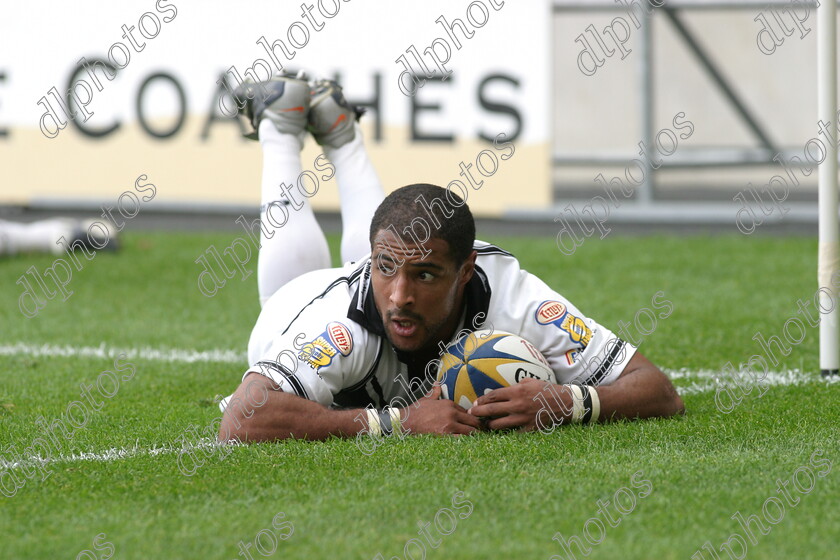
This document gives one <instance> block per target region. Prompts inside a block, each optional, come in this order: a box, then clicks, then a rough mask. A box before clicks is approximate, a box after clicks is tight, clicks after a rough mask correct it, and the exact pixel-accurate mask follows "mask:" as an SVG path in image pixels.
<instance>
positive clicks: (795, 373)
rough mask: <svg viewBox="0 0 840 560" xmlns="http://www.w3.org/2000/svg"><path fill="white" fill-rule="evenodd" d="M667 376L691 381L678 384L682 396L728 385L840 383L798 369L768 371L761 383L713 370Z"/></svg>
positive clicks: (839, 379)
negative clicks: (735, 377) (685, 383)
mask: <svg viewBox="0 0 840 560" xmlns="http://www.w3.org/2000/svg"><path fill="white" fill-rule="evenodd" d="M665 374H666V375H667V376H668V377H670V378H671V379H672V380H683V379H686V380H691V381H692V382H691V383H690V384H688V385H682V384H677V386H676V388H677V393H679V394H680V395H696V394H698V393H707V392H710V391H715V390H717V389H718V388H719V387H723V386H726V385H729V386H732V385H736V384H737V385H743V386H746V387H752V386H754V385H761V386H763V387H777V386H791V385H805V384H808V383H826V384H834V383H840V376H831V377H822V376H821V375H818V374H816V373H804V372H802V371H800V370H798V369H794V370H789V371H768V372H767V374H766V375H764V376H763V377H762V378H761V380H760V381H755V380H753V378H751V377H749V376H747V375H743V376H742V377H740V378H739V379H734V378H733V376H732V375H730V374H728V373H725V372H720V371H712V370H700V371H689V370H685V369H681V370H667V369H666V370H665Z"/></svg>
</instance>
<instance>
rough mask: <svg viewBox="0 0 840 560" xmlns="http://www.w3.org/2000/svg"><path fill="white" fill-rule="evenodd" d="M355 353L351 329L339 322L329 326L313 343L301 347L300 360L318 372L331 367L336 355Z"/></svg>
mask: <svg viewBox="0 0 840 560" xmlns="http://www.w3.org/2000/svg"><path fill="white" fill-rule="evenodd" d="M352 351H353V337H352V335H351V334H350V329H348V328H347V327H346V326H344V325H342V324H341V323H338V322H332V323H329V324H328V325H327V330H325V331H324V332H323V333H321V335H320V336H318V338H316V339H315V340H313V341H312V342H307V343H306V344H304V345H303V346H301V348H300V351H299V352H298V358H300V359H301V360H303V361H304V362H306V363H307V364H309V365H310V366H312V367H313V368H315V371H318V370H319V369H321V368H322V367H326V366H328V365H330V364H331V363H332V361H333V358H335V356H336V355H338V354H341V355H342V356H349V355H350V352H352Z"/></svg>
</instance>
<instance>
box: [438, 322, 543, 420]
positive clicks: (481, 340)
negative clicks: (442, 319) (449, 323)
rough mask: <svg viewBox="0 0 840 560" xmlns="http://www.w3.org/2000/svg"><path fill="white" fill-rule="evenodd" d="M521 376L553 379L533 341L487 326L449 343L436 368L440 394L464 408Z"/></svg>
mask: <svg viewBox="0 0 840 560" xmlns="http://www.w3.org/2000/svg"><path fill="white" fill-rule="evenodd" d="M525 377H531V378H534V379H542V380H544V381H551V382H554V372H553V371H552V370H551V369H550V368H549V367H548V363H547V362H546V360H545V358H544V357H543V356H542V355H541V354H539V352H538V351H537V350H536V349H535V348H534V347H533V345H531V344H530V343H528V342H527V341H525V340H523V339H522V338H520V337H519V336H516V335H514V334H511V333H506V332H501V331H495V332H493V331H489V330H485V331H476V332H473V333H469V334H467V335H465V336H463V337H461V338H460V339H458V340H457V341H455V342H454V343H452V344H451V345H450V346H449V347H447V352H446V354H444V355H443V356H441V365H440V369H439V370H438V380H439V382H440V385H441V392H442V394H443V397H444V398H447V399H451V400H453V401H455V402H456V403H458V404H459V405H461V406H462V407H464V408H465V409H469V408H470V407H471V406H472V403H473V402H474V401H475V400H476V399H477V398H478V397H480V396H482V395H484V394H485V393H487V392H489V391H492V390H494V389H499V388H501V387H507V386H509V385H513V384H515V383H518V382H519V381H521V380H522V379H523V378H525Z"/></svg>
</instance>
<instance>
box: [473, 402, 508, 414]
mask: <svg viewBox="0 0 840 560" xmlns="http://www.w3.org/2000/svg"><path fill="white" fill-rule="evenodd" d="M469 414H470V415H472V416H474V417H476V418H496V417H502V416H507V415H508V414H509V413H508V411H507V410H506V407H505V406H504V405H503V404H500V403H488V404H477V405H475V406H473V407H472V408H471V409H470V410H469Z"/></svg>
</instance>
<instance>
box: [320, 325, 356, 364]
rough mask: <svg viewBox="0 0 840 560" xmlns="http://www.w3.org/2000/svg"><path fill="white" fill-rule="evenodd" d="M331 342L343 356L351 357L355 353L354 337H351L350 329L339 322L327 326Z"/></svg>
mask: <svg viewBox="0 0 840 560" xmlns="http://www.w3.org/2000/svg"><path fill="white" fill-rule="evenodd" d="M325 334H327V335H329V337H330V342H332V343H333V346H334V347H335V349H336V350H338V351H339V352H341V355H342V356H349V355H350V352H352V351H353V337H352V336H350V329H348V328H347V327H345V326H344V325H342V324H341V323H338V322H332V323H330V324H329V325H327V332H326V333H325Z"/></svg>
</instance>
